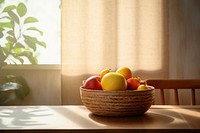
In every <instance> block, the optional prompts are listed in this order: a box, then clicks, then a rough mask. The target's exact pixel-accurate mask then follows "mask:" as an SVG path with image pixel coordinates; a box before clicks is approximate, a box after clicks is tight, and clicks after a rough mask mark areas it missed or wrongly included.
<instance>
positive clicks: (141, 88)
mask: <svg viewBox="0 0 200 133" xmlns="http://www.w3.org/2000/svg"><path fill="white" fill-rule="evenodd" d="M146 89H148V88H147V86H146V85H144V84H141V85H139V86H138V88H137V90H146Z"/></svg>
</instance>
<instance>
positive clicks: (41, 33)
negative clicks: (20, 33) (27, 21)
mask: <svg viewBox="0 0 200 133" xmlns="http://www.w3.org/2000/svg"><path fill="white" fill-rule="evenodd" d="M27 30H33V31H38V32H39V33H40V35H41V36H43V32H42V31H41V30H39V29H37V28H36V27H30V28H28V29H27Z"/></svg>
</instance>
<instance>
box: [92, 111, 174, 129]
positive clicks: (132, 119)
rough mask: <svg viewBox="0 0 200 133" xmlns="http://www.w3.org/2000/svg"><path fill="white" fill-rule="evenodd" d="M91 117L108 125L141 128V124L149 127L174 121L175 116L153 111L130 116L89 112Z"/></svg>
mask: <svg viewBox="0 0 200 133" xmlns="http://www.w3.org/2000/svg"><path fill="white" fill-rule="evenodd" d="M89 118H91V119H92V120H93V121H95V122H97V123H100V124H104V125H106V126H114V127H137V128H139V127H140V126H141V125H146V124H147V125H148V126H149V127H153V126H155V125H156V124H158V125H162V124H169V123H171V122H173V121H174V118H172V117H170V116H166V115H162V114H156V113H153V112H148V113H145V114H143V115H138V116H129V117H104V116H98V115H95V114H93V113H90V114H89Z"/></svg>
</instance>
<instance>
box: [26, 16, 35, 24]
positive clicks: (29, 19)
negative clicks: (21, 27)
mask: <svg viewBox="0 0 200 133" xmlns="http://www.w3.org/2000/svg"><path fill="white" fill-rule="evenodd" d="M35 22H38V20H37V19H36V18H34V17H28V18H26V19H25V20H24V24H27V23H35Z"/></svg>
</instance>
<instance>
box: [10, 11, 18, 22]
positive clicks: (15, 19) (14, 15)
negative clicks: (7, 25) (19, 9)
mask: <svg viewBox="0 0 200 133" xmlns="http://www.w3.org/2000/svg"><path fill="white" fill-rule="evenodd" d="M8 15H9V16H10V17H11V18H12V19H13V21H15V22H16V23H17V24H19V17H18V16H17V15H16V14H15V13H14V12H13V11H11V10H10V11H8Z"/></svg>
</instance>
